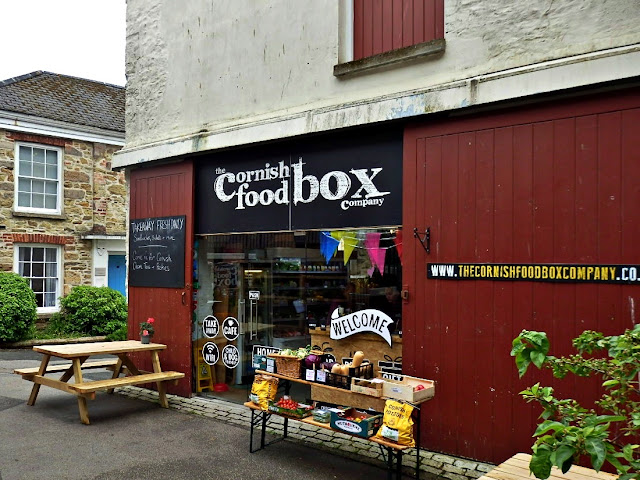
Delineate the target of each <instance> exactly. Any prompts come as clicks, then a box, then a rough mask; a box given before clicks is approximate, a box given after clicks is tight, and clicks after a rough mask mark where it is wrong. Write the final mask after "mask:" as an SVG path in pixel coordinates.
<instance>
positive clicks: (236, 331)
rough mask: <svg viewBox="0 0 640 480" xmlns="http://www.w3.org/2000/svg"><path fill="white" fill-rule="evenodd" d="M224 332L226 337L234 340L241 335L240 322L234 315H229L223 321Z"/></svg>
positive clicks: (231, 340)
mask: <svg viewBox="0 0 640 480" xmlns="http://www.w3.org/2000/svg"><path fill="white" fill-rule="evenodd" d="M222 334H223V335H224V338H226V339H227V340H229V341H230V342H233V341H234V340H235V339H236V338H238V335H240V324H239V323H238V320H236V319H235V318H233V317H227V318H225V319H224V322H222Z"/></svg>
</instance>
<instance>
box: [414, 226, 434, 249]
mask: <svg viewBox="0 0 640 480" xmlns="http://www.w3.org/2000/svg"><path fill="white" fill-rule="evenodd" d="M413 236H414V237H415V238H417V239H418V241H419V242H420V245H422V248H424V251H425V252H427V254H431V227H427V229H426V230H425V231H424V238H420V235H419V234H418V229H417V228H414V229H413Z"/></svg>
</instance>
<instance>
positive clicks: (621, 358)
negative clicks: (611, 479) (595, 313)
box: [511, 324, 640, 480]
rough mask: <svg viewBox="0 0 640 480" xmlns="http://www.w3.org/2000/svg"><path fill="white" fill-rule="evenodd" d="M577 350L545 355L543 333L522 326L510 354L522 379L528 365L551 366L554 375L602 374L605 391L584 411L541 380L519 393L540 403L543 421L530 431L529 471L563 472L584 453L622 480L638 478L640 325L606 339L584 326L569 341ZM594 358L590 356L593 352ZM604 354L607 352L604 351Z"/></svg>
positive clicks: (596, 465)
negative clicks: (554, 469) (566, 355)
mask: <svg viewBox="0 0 640 480" xmlns="http://www.w3.org/2000/svg"><path fill="white" fill-rule="evenodd" d="M573 346H574V348H575V349H576V350H577V351H578V354H576V355H571V356H569V357H558V358H556V357H554V356H552V355H548V352H549V348H550V345H549V340H548V339H547V335H546V334H545V333H544V332H531V331H527V330H523V331H522V333H520V335H519V336H518V337H516V338H515V339H514V340H513V348H512V350H511V355H512V356H514V357H515V361H516V366H517V367H518V372H519V374H520V377H522V376H523V375H524V374H525V373H526V371H527V369H528V368H529V366H530V365H531V364H533V365H535V366H536V367H538V368H550V369H551V370H552V371H553V375H554V376H555V377H557V378H564V377H565V376H566V375H567V374H569V373H571V374H573V375H577V376H580V377H588V376H590V375H592V374H594V375H599V376H601V377H602V380H603V383H602V387H603V389H604V393H603V395H602V396H601V397H600V399H599V400H597V401H596V402H595V407H596V409H597V411H596V409H594V408H591V409H586V408H584V407H582V406H581V405H580V404H579V403H578V402H577V401H576V400H574V399H572V398H568V399H558V398H556V397H554V395H553V388H551V387H541V386H540V385H539V384H536V385H534V386H532V387H531V388H529V389H527V390H524V391H522V392H520V394H521V395H522V396H523V397H524V398H525V400H527V402H538V403H539V404H540V405H541V406H542V408H543V412H542V414H541V415H540V418H541V419H542V421H541V423H540V424H539V425H538V428H537V429H536V431H535V433H534V434H533V436H534V437H537V438H536V441H535V443H534V445H533V447H532V450H533V455H532V456H531V463H530V464H529V469H530V470H531V472H532V473H533V474H534V475H535V476H536V477H538V478H541V479H546V478H548V477H549V476H550V474H551V467H552V466H553V465H555V466H557V467H558V468H560V469H561V470H562V471H563V472H565V473H566V472H567V471H568V470H569V469H570V468H571V466H572V465H573V464H574V463H577V461H578V460H579V459H580V458H581V456H585V457H586V458H588V459H589V460H590V461H591V465H592V466H593V468H594V469H595V470H598V471H599V470H600V469H601V468H602V466H603V464H604V462H605V461H606V462H608V463H609V464H611V465H612V466H613V467H614V468H615V469H616V470H617V472H618V475H620V480H629V479H640V454H639V453H638V447H639V445H635V444H633V442H634V441H637V439H638V437H639V436H640V324H637V325H635V326H634V328H633V329H630V330H626V331H625V332H624V333H623V334H622V335H616V336H610V337H605V336H604V335H603V334H602V333H599V332H594V331H591V330H587V331H585V332H583V333H582V334H581V335H580V336H579V337H577V338H575V339H574V340H573ZM594 353H595V354H596V356H591V355H592V354H594ZM605 353H606V356H605V355H603V354H605Z"/></svg>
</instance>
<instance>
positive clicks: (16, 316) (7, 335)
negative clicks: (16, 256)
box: [0, 272, 38, 342]
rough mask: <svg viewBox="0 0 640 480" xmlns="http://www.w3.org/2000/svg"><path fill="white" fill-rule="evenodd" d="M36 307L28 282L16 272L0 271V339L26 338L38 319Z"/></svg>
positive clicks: (3, 340) (4, 340)
mask: <svg viewBox="0 0 640 480" xmlns="http://www.w3.org/2000/svg"><path fill="white" fill-rule="evenodd" d="M36 309H37V306H36V296H35V294H34V293H33V290H31V287H30V286H29V282H28V281H27V280H26V279H24V278H22V277H21V276H20V275H18V274H16V273H10V272H0V341H1V342H17V341H18V340H23V339H25V338H27V337H28V336H29V334H30V333H31V330H32V329H33V328H34V325H35V323H36V320H37V319H38V315H37V313H36V312H37V310H36Z"/></svg>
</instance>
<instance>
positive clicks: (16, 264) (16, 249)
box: [13, 243, 64, 314]
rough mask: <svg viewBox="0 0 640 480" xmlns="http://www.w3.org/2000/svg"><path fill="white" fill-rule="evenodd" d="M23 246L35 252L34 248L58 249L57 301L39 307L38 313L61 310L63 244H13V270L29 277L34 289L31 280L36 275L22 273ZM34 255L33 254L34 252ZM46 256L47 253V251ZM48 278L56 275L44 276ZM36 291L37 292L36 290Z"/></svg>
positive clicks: (28, 279)
mask: <svg viewBox="0 0 640 480" xmlns="http://www.w3.org/2000/svg"><path fill="white" fill-rule="evenodd" d="M21 248H30V249H32V250H31V251H32V252H33V249H34V248H45V249H47V248H49V249H54V250H55V251H56V266H57V276H56V277H55V278H56V291H55V303H54V305H53V306H47V307H37V312H38V314H45V313H55V312H58V311H59V310H60V301H59V299H60V297H61V296H62V288H63V278H64V256H63V251H62V246H61V245H54V244H50V243H15V244H14V246H13V271H14V272H15V273H17V274H18V275H20V276H21V277H22V278H25V279H27V281H28V282H29V287H30V288H31V289H32V290H33V287H32V286H31V280H32V278H34V277H31V276H29V277H25V276H23V275H22V274H21V273H20V268H19V267H20V249H21ZM32 256H33V254H32ZM45 258H46V253H45ZM38 278H39V277H38ZM42 278H43V279H46V278H54V277H42ZM34 293H35V292H34Z"/></svg>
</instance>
